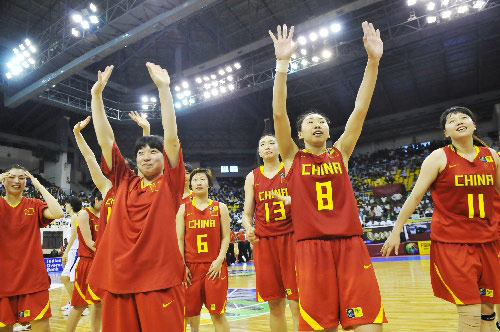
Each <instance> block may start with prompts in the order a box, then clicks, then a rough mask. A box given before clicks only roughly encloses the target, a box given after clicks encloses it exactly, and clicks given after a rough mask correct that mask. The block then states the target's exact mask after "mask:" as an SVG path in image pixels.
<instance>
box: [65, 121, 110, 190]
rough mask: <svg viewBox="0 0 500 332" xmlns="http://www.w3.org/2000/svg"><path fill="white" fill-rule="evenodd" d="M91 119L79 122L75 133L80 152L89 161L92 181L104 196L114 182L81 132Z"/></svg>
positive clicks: (74, 129) (74, 130)
mask: <svg viewBox="0 0 500 332" xmlns="http://www.w3.org/2000/svg"><path fill="white" fill-rule="evenodd" d="M90 119H91V117H90V116H88V117H87V118H86V119H85V120H83V121H80V122H78V123H77V124H76V125H75V127H74V128H73V133H74V134H75V139H76V144H77V145H78V149H80V152H81V153H82V155H83V158H85V162H86V163H87V166H88V168H89V171H90V176H91V177H92V181H93V182H94V184H95V186H96V187H97V189H99V191H100V192H101V195H102V197H104V196H106V194H107V193H108V191H109V189H111V187H112V186H113V184H112V183H111V181H109V180H108V178H107V177H106V176H104V174H103V173H102V170H101V167H100V166H99V163H98V162H97V159H96V157H95V155H94V152H92V150H91V149H90V147H89V146H88V144H87V142H86V141H85V138H83V135H82V133H81V131H82V129H84V128H85V127H86V126H87V125H88V124H89V122H90Z"/></svg>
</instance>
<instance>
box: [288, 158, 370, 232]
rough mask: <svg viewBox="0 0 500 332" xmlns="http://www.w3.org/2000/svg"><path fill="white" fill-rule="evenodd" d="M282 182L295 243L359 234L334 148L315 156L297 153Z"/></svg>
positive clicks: (350, 193)
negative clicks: (289, 205)
mask: <svg viewBox="0 0 500 332" xmlns="http://www.w3.org/2000/svg"><path fill="white" fill-rule="evenodd" d="M286 179H287V181H288V183H287V185H288V192H289V193H290V196H291V197H292V216H293V228H294V231H295V238H296V239H297V241H300V240H307V239H318V238H329V237H344V236H355V235H361V234H363V229H362V227H361V222H360V220H359V212H358V207H357V204H356V199H355V198H354V191H353V190H352V185H351V181H350V179H349V175H348V174H347V169H346V167H345V165H344V161H343V159H342V154H341V152H340V151H339V150H338V149H337V148H332V149H328V150H326V151H325V152H324V153H323V154H321V155H319V156H316V155H314V154H312V153H309V152H307V151H306V150H301V151H298V152H297V153H296V154H295V157H294V159H293V163H292V167H291V168H290V170H289V172H288V175H287V176H286Z"/></svg>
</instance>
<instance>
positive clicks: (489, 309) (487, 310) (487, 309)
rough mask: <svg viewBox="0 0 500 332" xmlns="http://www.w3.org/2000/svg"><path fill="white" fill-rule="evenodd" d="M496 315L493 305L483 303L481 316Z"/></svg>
mask: <svg viewBox="0 0 500 332" xmlns="http://www.w3.org/2000/svg"><path fill="white" fill-rule="evenodd" d="M492 313H495V305H494V304H493V303H481V315H491V314H492Z"/></svg>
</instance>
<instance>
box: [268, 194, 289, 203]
mask: <svg viewBox="0 0 500 332" xmlns="http://www.w3.org/2000/svg"><path fill="white" fill-rule="evenodd" d="M271 196H273V197H274V198H276V199H277V200H279V201H282V202H283V203H285V205H291V204H292V197H290V196H280V195H277V194H275V193H274V192H271Z"/></svg>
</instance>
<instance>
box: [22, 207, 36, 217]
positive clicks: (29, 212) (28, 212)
mask: <svg viewBox="0 0 500 332" xmlns="http://www.w3.org/2000/svg"><path fill="white" fill-rule="evenodd" d="M24 215H25V216H34V215H35V209H34V208H27V209H24Z"/></svg>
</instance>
